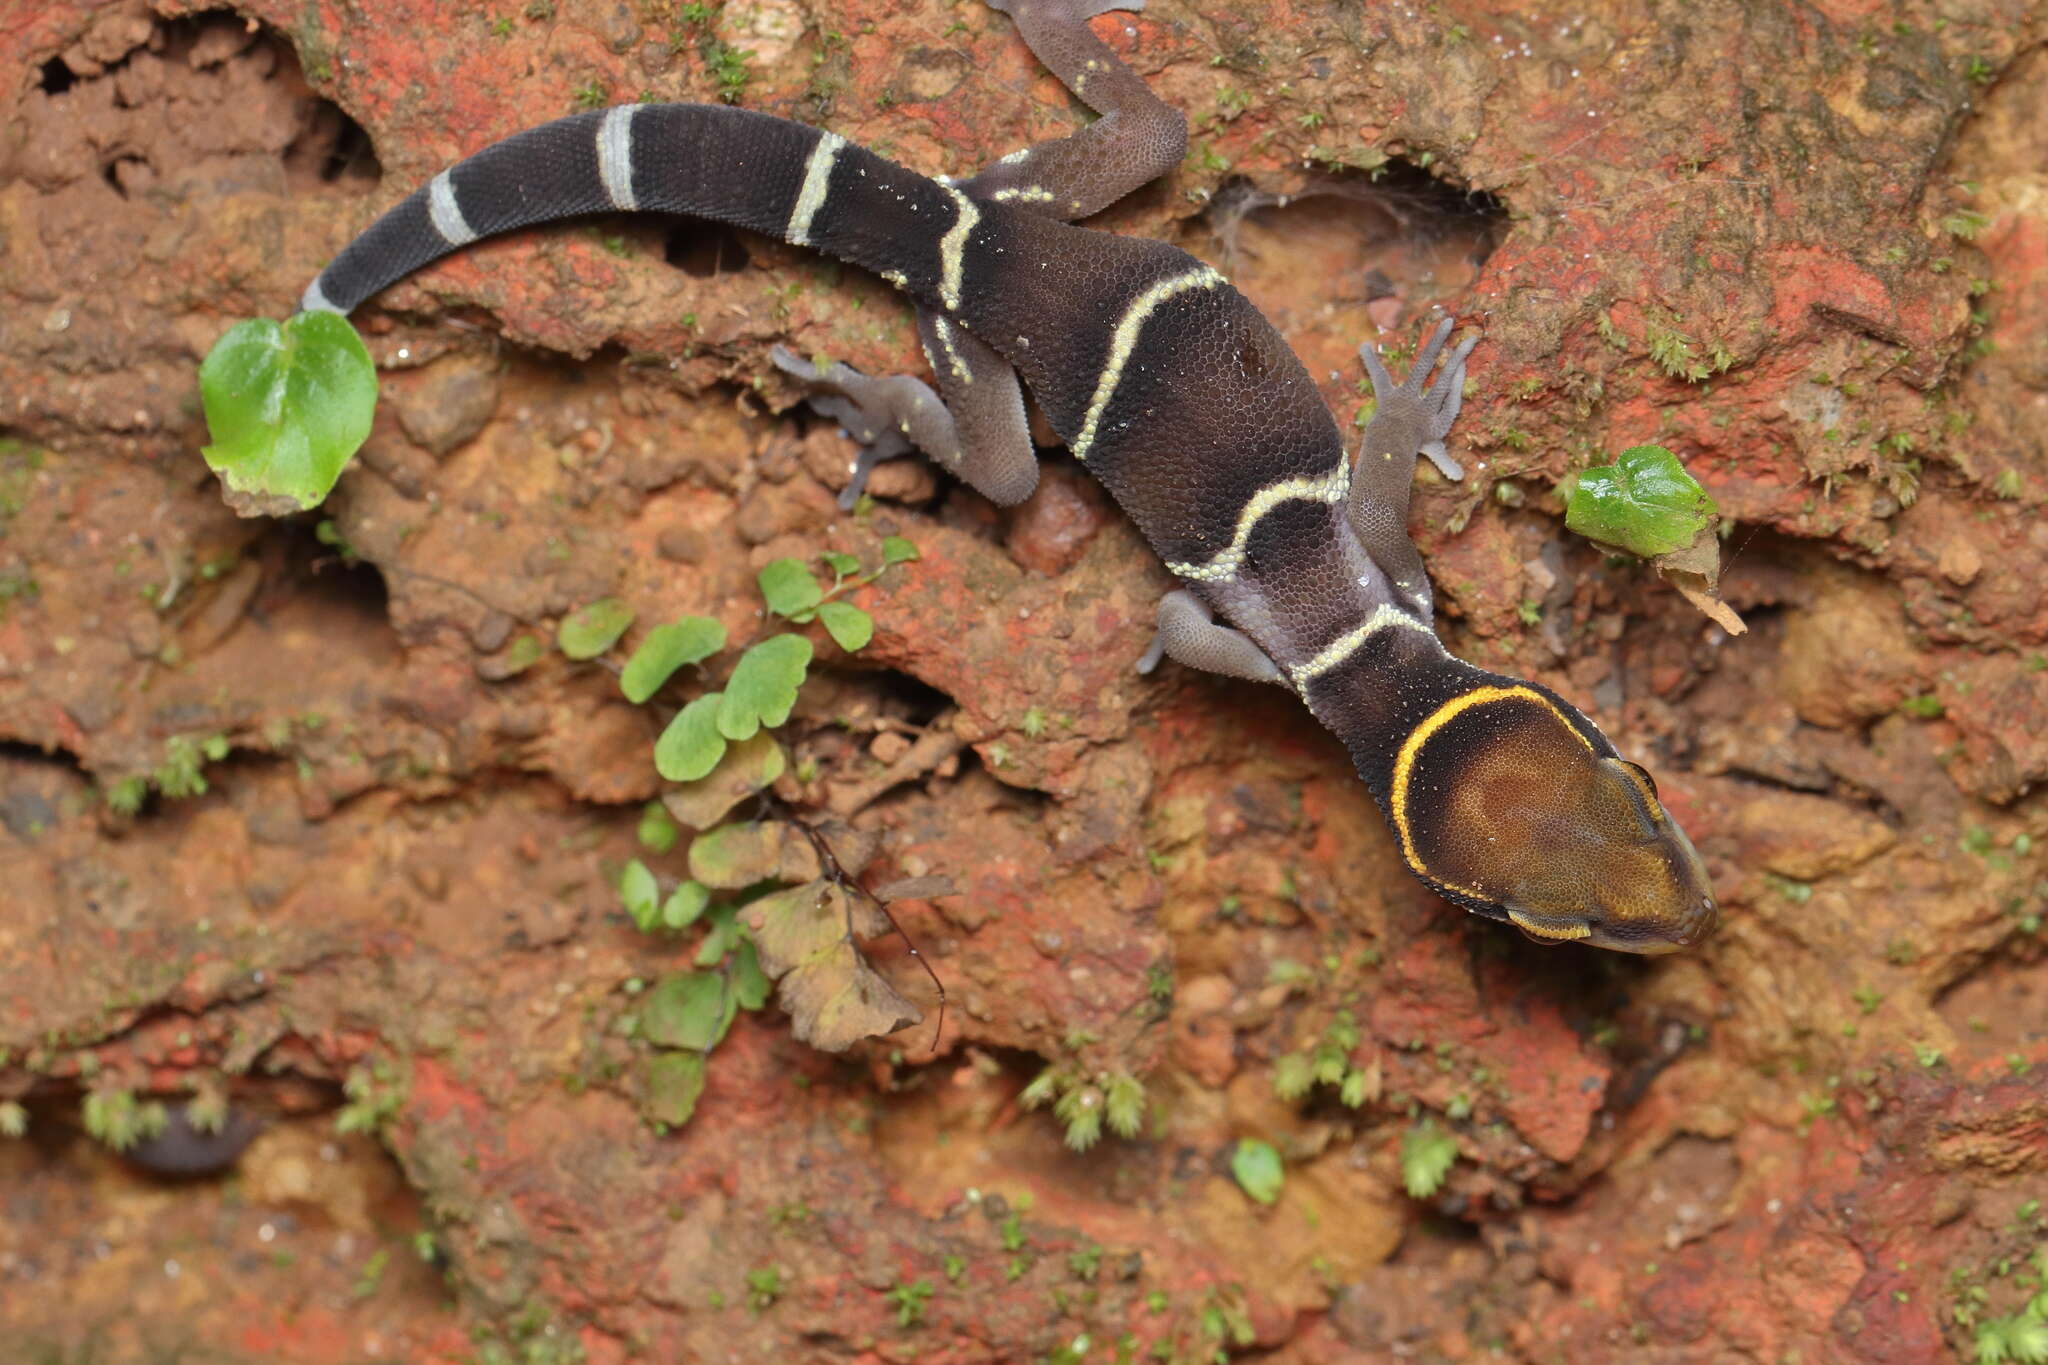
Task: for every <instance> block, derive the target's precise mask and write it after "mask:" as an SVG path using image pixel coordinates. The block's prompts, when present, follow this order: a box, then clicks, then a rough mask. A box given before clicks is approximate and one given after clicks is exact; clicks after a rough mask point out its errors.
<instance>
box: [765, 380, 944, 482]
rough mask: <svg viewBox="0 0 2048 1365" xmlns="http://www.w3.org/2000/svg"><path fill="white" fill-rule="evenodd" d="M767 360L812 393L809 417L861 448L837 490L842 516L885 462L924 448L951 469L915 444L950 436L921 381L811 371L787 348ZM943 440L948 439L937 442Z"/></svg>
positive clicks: (937, 405)
mask: <svg viewBox="0 0 2048 1365" xmlns="http://www.w3.org/2000/svg"><path fill="white" fill-rule="evenodd" d="M769 358H770V359H771V360H773V361H774V362H775V368H776V369H778V370H781V371H782V372H783V373H784V374H786V375H788V376H790V378H792V379H795V380H797V381H798V382H799V383H801V384H803V385H804V386H805V387H806V388H808V389H810V390H811V392H810V393H808V394H807V395H805V399H804V401H805V402H806V403H807V404H808V405H809V406H810V408H811V410H812V411H813V412H816V413H818V414H819V415H820V416H824V417H829V418H831V419H832V420H833V421H835V422H837V423H839V425H840V427H841V428H842V429H843V430H844V431H845V432H846V434H847V435H848V436H850V437H852V438H853V439H854V441H855V442H856V443H857V444H858V445H859V446H860V454H859V455H857V456H856V457H855V458H854V461H853V467H852V469H851V470H850V471H849V472H848V478H847V481H846V487H844V488H842V489H841V490H839V508H840V510H841V511H851V510H852V509H853V506H854V504H855V503H857V502H859V501H860V496H861V494H862V493H864V492H866V491H867V486H868V476H869V475H871V474H873V473H874V472H875V466H876V465H878V464H881V463H882V462H883V461H884V460H893V459H895V458H897V457H898V456H900V455H908V454H910V453H911V452H912V451H913V450H915V449H919V448H924V449H926V450H927V452H928V453H931V454H933V455H934V456H935V457H937V458H939V460H940V462H941V463H942V464H944V463H950V462H949V461H947V460H946V459H945V458H944V456H943V454H942V453H941V452H939V451H932V450H931V449H930V447H925V446H923V442H921V441H919V440H918V436H919V435H920V434H922V435H924V436H926V437H928V438H934V444H937V445H940V446H942V447H943V446H944V445H945V444H948V442H949V439H950V437H951V435H952V431H951V423H950V421H948V420H946V417H945V408H944V405H943V404H941V403H940V402H939V397H938V395H937V394H935V393H933V392H932V391H931V388H930V387H929V386H928V385H926V384H925V383H924V382H923V381H922V380H919V379H915V378H912V377H911V376H909V375H890V376H887V377H884V378H876V377H875V376H873V375H866V374H862V373H861V372H860V371H859V370H856V369H854V368H853V367H852V366H851V365H847V364H844V363H842V362H839V361H834V362H832V363H831V364H829V365H822V366H820V365H814V364H812V363H811V362H810V361H808V360H805V359H804V358H803V357H801V356H799V355H797V354H796V353H795V352H794V351H791V350H790V349H789V348H787V347H785V346H777V347H776V348H775V349H774V350H773V351H771V352H769ZM939 429H942V433H941V430H939ZM941 434H943V437H944V438H947V439H939V438H940V437H941Z"/></svg>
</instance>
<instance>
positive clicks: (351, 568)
mask: <svg viewBox="0 0 2048 1365" xmlns="http://www.w3.org/2000/svg"><path fill="white" fill-rule="evenodd" d="M275 542H276V545H277V549H278V552H279V553H281V555H282V557H283V560H284V566H285V571H286V573H287V575H288V576H289V579H290V581H291V584H292V588H291V591H292V592H293V593H294V594H295V595H297V596H300V597H304V598H312V599H318V600H320V601H322V602H324V603H326V604H327V605H329V606H331V607H336V608H343V609H346V610H347V612H348V613H349V614H350V615H353V616H357V617H360V618H361V619H362V620H364V621H365V622H372V621H374V622H375V623H376V626H377V628H378V629H380V630H383V629H388V628H389V622H390V610H389V609H390V602H391V592H390V588H389V586H388V585H387V584H386V583H385V582H384V575H383V573H382V572H381V571H380V570H379V569H378V568H377V566H376V565H374V564H372V563H370V562H369V561H368V560H366V559H362V558H360V557H358V556H356V555H355V554H354V552H353V550H352V549H351V547H349V546H348V544H347V539H346V537H345V535H344V534H343V533H342V532H341V530H340V529H339V527H338V526H337V525H336V523H335V522H334V521H333V520H332V519H330V518H325V517H321V518H314V517H299V518H294V519H292V520H290V521H284V522H279V523H278V525H277V530H276V532H275Z"/></svg>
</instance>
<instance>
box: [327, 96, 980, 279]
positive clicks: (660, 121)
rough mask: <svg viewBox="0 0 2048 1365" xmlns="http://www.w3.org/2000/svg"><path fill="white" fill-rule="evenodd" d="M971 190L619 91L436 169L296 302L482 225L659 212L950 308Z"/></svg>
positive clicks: (825, 137)
mask: <svg viewBox="0 0 2048 1365" xmlns="http://www.w3.org/2000/svg"><path fill="white" fill-rule="evenodd" d="M965 205H966V197H965V196H964V195H963V194H961V192H960V191H959V190H957V189H954V188H953V187H952V186H951V185H948V184H943V183H941V182H939V181H936V180H932V179H929V178H927V177H925V176H922V175H919V174H918V173H916V172H915V171H911V170H907V169H905V168H904V167H902V166H898V165H896V164H895V163H893V162H890V161H886V160H884V159H883V158H881V157H879V156H876V155H875V154H874V153H872V152H870V151H867V150H866V149H865V148H862V147H857V146H854V145H852V144H850V143H848V142H847V141H846V140H845V139H843V138H841V137H838V136H837V135H835V134H832V133H827V132H822V131H820V130H819V129H816V128H810V127H806V126H805V125H803V124H800V123H792V122H790V121H788V120H787V119H779V118H775V117H773V116H771V115H768V114H759V113H755V112H753V111H751V110H745V109H731V108H727V107H725V106H723V105H712V104H627V105H620V106H618V107H616V108H612V109H603V110H597V111H595V112H592V113H588V114H575V115H572V116H570V117H568V118H562V119H556V120H555V121H554V122H552V123H544V124H542V125H541V126H539V127H537V128H530V129H528V130H526V131H525V132H522V133H518V134H515V135H514V136H512V137H508V138H506V139H505V140H504V141H502V142H497V143H493V144H492V145H491V146H489V147H486V148H484V149H483V150H482V151H480V152H477V153H476V154H475V155H473V156H471V157H468V158H467V159H465V160H463V161H460V162H458V163H456V164H455V165H453V166H451V167H449V168H448V169H447V170H445V171H442V172H441V173H440V174H439V175H437V176H435V177H434V178H433V179H432V180H430V181H428V182H427V184H426V185H424V186H422V187H421V188H420V189H418V190H416V191H414V193H413V194H412V195H411V196H409V197H408V198H407V199H406V200H405V201H404V202H402V203H400V204H399V205H398V206H397V207H395V208H393V209H391V210H390V211H389V212H387V213H386V214H385V215H384V216H383V217H381V218H379V219H378V220H377V221H376V222H374V223H372V224H371V225H370V226H369V228H367V229H366V230H365V231H364V232H363V233H362V235H361V236H359V237H357V238H356V239H355V240H354V241H352V242H350V243H349V244H348V245H347V246H346V247H344V248H343V249H342V251H341V254H340V255H338V256H336V257H335V258H334V260H333V261H332V262H331V263H330V264H329V265H328V266H327V268H326V269H325V270H323V271H321V272H320V275H319V277H318V278H317V279H315V280H314V281H313V283H312V284H310V285H308V286H307V288H306V292H305V295H304V296H303V298H302V299H301V300H300V303H299V306H300V308H301V309H302V310H304V311H308V312H310V311H313V310H316V309H325V310H328V311H331V312H336V313H348V312H351V311H353V310H354V309H355V308H356V306H357V305H358V304H360V303H362V302H363V301H364V300H365V299H367V298H369V297H370V296H371V295H373V294H376V293H377V292H378V291H379V290H382V289H384V288H385V287H386V286H388V285H392V284H395V283H397V282H398V281H399V280H401V279H404V278H405V277H406V276H407V275H410V274H411V273H412V272H413V271H415V270H418V269H419V268H420V267H422V266H424V265H427V264H430V263H431V262H433V261H435V260H438V259H439V258H440V257H442V256H445V255H447V254H448V253H449V252H452V251H455V250H458V249H460V248H461V247H464V246H466V245H468V244H469V243H470V242H473V241H475V240H477V239H478V238H480V237H489V236H492V235H493V234H495V233H500V232H509V231H511V230H512V229H514V228H521V227H527V226H531V225H533V224H536V223H546V222H552V221H556V220H558V219H563V218H574V217H579V216H581V215H584V214H591V213H615V212H628V213H630V212H651V213H684V214H692V215H695V216H697V217H701V218H710V219H715V220H717V221H719V222H723V223H730V224H732V225H734V226H737V227H744V228H751V229H753V230H754V231H756V232H763V233H767V234H770V235H772V236H777V237H781V238H782V239H783V240H784V241H788V242H792V243H795V244H796V245H799V246H815V247H817V248H818V249H819V250H821V251H824V252H827V253H828V254H830V255H833V256H837V257H839V258H840V259H842V260H846V261H849V262H851V263H853V264H855V265H859V266H864V267H866V268H867V269H870V270H873V271H875V272H876V273H878V274H880V275H882V276H883V277H884V278H885V279H888V280H890V281H891V282H892V283H895V284H896V285H898V286H899V287H901V288H903V289H906V290H908V291H909V292H910V293H912V294H913V295H916V296H917V297H918V298H919V300H920V301H921V302H925V303H927V304H939V303H943V304H944V305H945V306H946V307H948V308H951V307H955V306H957V303H958V284H957V281H958V279H959V273H960V265H959V260H960V255H961V252H962V250H963V248H964V243H963V242H961V241H959V240H956V239H957V238H959V237H960V236H962V235H964V234H959V233H952V232H950V229H951V228H952V227H953V225H954V224H955V223H956V222H958V221H960V220H962V219H963V218H969V217H970V216H978V215H971V211H970V213H963V212H962V209H963V207H964V206H965ZM949 283H950V284H952V286H953V287H952V288H951V289H946V288H945V287H944V286H946V285H947V284H949ZM949 296H950V297H949Z"/></svg>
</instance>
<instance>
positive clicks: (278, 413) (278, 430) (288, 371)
mask: <svg viewBox="0 0 2048 1365" xmlns="http://www.w3.org/2000/svg"><path fill="white" fill-rule="evenodd" d="M199 397H200V401H201V403H202V404H203V406H204V407H205V409H206V428H207V432H208V433H209V434H210V435H211V436H212V438H213V441H212V444H210V445H208V446H206V447H204V448H203V449H202V450H201V451H200V453H201V454H202V455H204V456H205V457H206V463H207V465H208V466H209V467H210V468H211V469H212V470H213V472H214V473H216V474H218V475H220V477H221V479H222V480H223V481H224V482H225V483H226V484H227V486H228V490H229V497H228V501H229V503H230V504H231V505H233V506H234V507H235V509H236V510H237V511H247V512H260V513H267V514H271V515H275V514H277V513H279V512H289V511H299V510H303V509H305V508H308V507H317V506H318V505H319V504H320V500H321V499H322V498H325V497H326V496H327V493H328V490H330V489H332V488H333V487H334V481H335V480H336V479H338V478H340V477H341V471H342V468H343V467H344V466H345V465H347V464H348V461H349V457H350V456H351V455H353V454H355V453H356V449H357V448H358V447H359V446H361V445H362V443H363V441H364V439H365V438H366V437H368V436H369V434H370V419H371V418H372V417H373V416H374V415H375V414H376V411H377V367H376V366H375V365H373V364H371V363H370V353H369V351H368V350H366V349H365V348H364V346H363V339H362V338H361V337H359V336H357V335H356V329H355V328H353V327H351V326H349V323H348V319H347V318H344V317H343V316H341V314H339V313H330V312H326V311H321V312H314V313H300V314H299V315H298V316H296V317H294V318H292V319H291V320H290V321H288V322H286V323H285V324H284V325H283V326H282V327H280V326H278V324H276V323H274V322H272V321H270V320H269V319H267V318H254V319H251V320H250V321H247V322H241V323H237V324H236V325H235V326H233V327H231V328H229V329H228V332H227V335H225V336H223V337H222V338H221V339H220V340H219V341H217V342H215V343H214V346H213V349H212V350H211V351H209V352H207V355H206V360H205V361H204V362H203V363H202V364H201V365H200V367H199ZM236 495H239V497H238V496H236Z"/></svg>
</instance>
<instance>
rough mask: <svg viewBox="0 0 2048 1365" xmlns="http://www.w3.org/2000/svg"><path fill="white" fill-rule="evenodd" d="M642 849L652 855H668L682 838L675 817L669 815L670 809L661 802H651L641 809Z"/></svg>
mask: <svg viewBox="0 0 2048 1365" xmlns="http://www.w3.org/2000/svg"><path fill="white" fill-rule="evenodd" d="M638 833H639V836H640V847H642V848H644V849H646V850H647V851H648V852H650V853H666V852H668V851H669V850H670V849H672V848H674V847H675V846H676V840H677V839H679V838H681V837H682V829H681V828H680V827H679V826H677V824H676V822H675V817H673V816H671V815H670V814H669V813H668V807H666V806H664V805H662V804H661V802H659V801H649V802H648V803H647V804H646V805H644V806H642V807H641V808H640V828H639V831H638Z"/></svg>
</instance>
